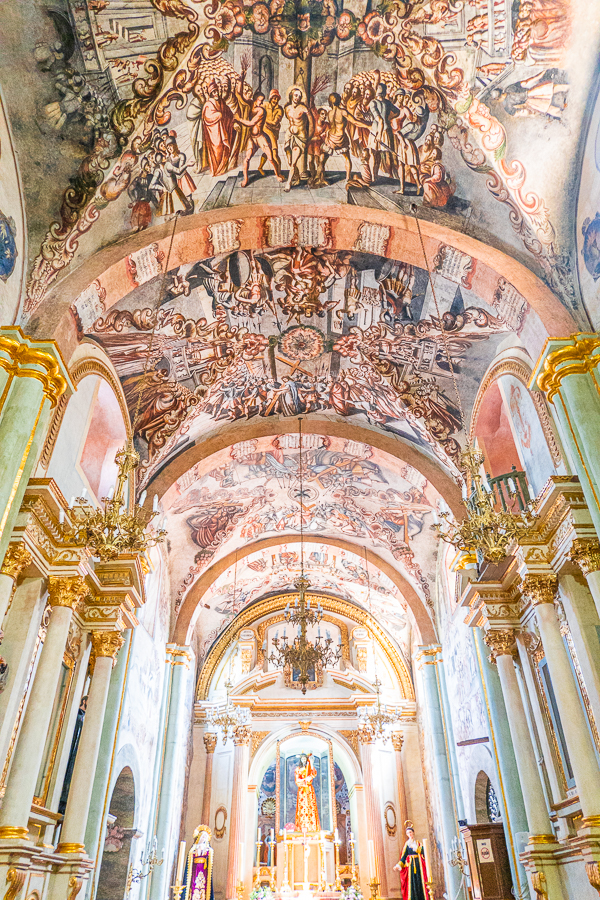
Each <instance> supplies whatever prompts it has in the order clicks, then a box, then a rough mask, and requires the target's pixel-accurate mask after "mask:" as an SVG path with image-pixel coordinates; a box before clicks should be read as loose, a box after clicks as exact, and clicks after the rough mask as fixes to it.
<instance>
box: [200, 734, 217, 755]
mask: <svg viewBox="0 0 600 900" xmlns="http://www.w3.org/2000/svg"><path fill="white" fill-rule="evenodd" d="M202 740H203V741H204V746H205V747H206V752H207V753H214V752H215V748H216V746H217V735H216V734H215V733H214V731H207V732H206V733H205V735H204V737H203V738H202Z"/></svg>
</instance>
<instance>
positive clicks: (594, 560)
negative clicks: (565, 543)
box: [569, 538, 600, 575]
mask: <svg viewBox="0 0 600 900" xmlns="http://www.w3.org/2000/svg"><path fill="white" fill-rule="evenodd" d="M569 559H570V560H571V562H574V563H575V565H576V566H579V568H580V569H581V571H582V572H583V574H584V575H589V574H590V573H591V572H597V571H598V570H599V569H600V541H598V540H596V538H589V539H587V540H584V539H582V538H576V539H575V540H574V541H573V543H572V545H571V550H570V552H569Z"/></svg>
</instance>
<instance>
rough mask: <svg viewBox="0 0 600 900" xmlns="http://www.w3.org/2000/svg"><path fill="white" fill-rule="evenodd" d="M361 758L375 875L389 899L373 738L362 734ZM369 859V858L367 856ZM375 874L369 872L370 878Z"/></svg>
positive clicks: (381, 893)
mask: <svg viewBox="0 0 600 900" xmlns="http://www.w3.org/2000/svg"><path fill="white" fill-rule="evenodd" d="M360 742H361V748H360V756H361V760H362V770H363V784H364V787H365V801H366V803H365V805H366V807H367V833H368V835H369V840H370V841H373V846H374V848H375V866H376V868H377V873H376V875H375V877H376V879H377V881H378V882H379V893H380V895H381V896H382V897H387V895H388V886H387V872H386V869H385V850H384V846H383V826H382V823H381V803H380V800H379V791H378V790H377V785H376V784H375V780H374V778H373V738H371V737H370V735H368V734H364V733H363V734H360ZM361 858H362V859H363V860H364V859H365V853H364V850H363V852H362V857H361ZM367 859H368V856H367ZM372 874H373V873H371V872H369V878H371V876H372Z"/></svg>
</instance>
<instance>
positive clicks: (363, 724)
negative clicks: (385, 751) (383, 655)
mask: <svg viewBox="0 0 600 900" xmlns="http://www.w3.org/2000/svg"><path fill="white" fill-rule="evenodd" d="M373 687H374V688H375V693H376V694H377V702H376V703H375V704H374V705H373V706H369V707H364V706H363V707H361V709H360V710H359V712H358V732H359V734H362V735H368V736H369V737H371V738H373V739H377V738H387V736H388V732H389V728H390V726H391V725H395V724H396V723H397V722H399V721H400V719H401V715H402V713H401V710H400V709H399V707H397V706H390V707H388V705H387V704H386V703H384V704H382V703H381V697H380V694H381V681H380V680H379V678H377V677H375V682H374V684H373Z"/></svg>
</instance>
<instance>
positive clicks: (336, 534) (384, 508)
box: [163, 434, 439, 608]
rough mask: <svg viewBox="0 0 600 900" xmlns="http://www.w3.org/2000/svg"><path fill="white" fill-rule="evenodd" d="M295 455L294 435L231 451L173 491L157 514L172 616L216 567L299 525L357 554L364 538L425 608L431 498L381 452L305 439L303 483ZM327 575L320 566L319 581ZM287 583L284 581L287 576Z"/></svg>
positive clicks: (416, 477)
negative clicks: (163, 516) (162, 515)
mask: <svg viewBox="0 0 600 900" xmlns="http://www.w3.org/2000/svg"><path fill="white" fill-rule="evenodd" d="M299 446H300V445H299V436H298V435H297V434H287V435H279V436H278V437H275V438H271V437H269V438H261V439H255V440H249V441H244V442H242V443H239V444H234V445H233V446H232V447H229V448H226V449H225V450H221V451H219V452H218V453H215V454H213V455H212V456H211V457H209V458H208V459H206V460H203V461H202V462H201V463H198V464H197V465H196V466H194V468H193V469H191V470H190V471H189V472H187V473H186V474H185V475H184V476H182V477H181V478H180V479H178V481H176V482H175V483H174V484H173V485H172V486H171V488H169V490H168V491H167V492H166V494H165V495H164V497H163V505H164V508H165V511H166V513H167V520H168V532H169V543H168V553H169V569H170V572H171V574H172V582H171V583H172V584H173V589H174V592H176V595H177V598H176V601H175V602H176V607H177V608H179V605H180V604H181V602H182V600H183V598H184V596H185V594H186V593H187V592H188V591H189V589H190V588H191V586H192V585H193V584H194V582H195V580H196V579H197V577H198V575H199V574H200V573H202V572H203V571H205V570H206V569H207V567H208V566H210V565H211V564H212V563H214V562H216V561H217V560H219V559H221V558H222V557H224V556H225V555H226V554H227V553H229V552H231V551H232V550H235V548H237V547H241V546H247V545H248V544H249V543H250V542H252V541H257V540H259V539H261V538H270V537H277V536H281V537H282V540H284V539H285V537H287V536H290V535H292V536H293V535H297V534H299V532H300V524H301V519H302V529H303V532H304V534H305V535H308V536H316V537H319V536H323V537H326V536H329V537H332V538H342V539H345V540H349V541H351V542H356V543H357V544H358V545H359V546H360V545H361V544H362V543H363V542H364V541H365V539H368V541H369V546H370V547H372V548H373V549H374V551H375V552H377V553H379V554H381V555H382V556H383V557H385V558H387V559H388V560H389V561H390V562H393V563H394V564H397V565H399V566H400V568H401V569H402V571H403V572H404V573H405V575H406V577H407V578H409V579H410V581H411V583H412V584H413V585H414V587H415V589H416V590H417V591H418V592H419V594H420V595H421V597H423V598H424V599H425V601H426V602H430V599H431V588H430V582H432V579H433V572H434V566H435V555H436V543H437V542H436V541H435V540H434V539H433V538H432V532H431V530H430V528H429V526H430V525H431V524H433V521H434V511H435V510H436V508H437V506H438V504H439V496H438V494H437V492H436V491H435V489H433V488H432V487H431V485H430V484H429V483H428V482H427V481H426V480H425V478H423V476H422V475H420V473H419V472H417V471H415V470H414V469H412V468H411V467H410V466H403V465H402V464H401V463H399V462H398V461H397V460H395V459H394V458H393V457H391V456H390V455H389V454H387V453H384V452H383V451H380V450H377V449H374V448H373V447H370V446H368V445H367V444H363V443H360V442H358V441H353V440H342V439H340V438H330V437H325V436H323V435H311V434H308V435H304V437H303V442H302V446H303V463H302V484H301V480H300V475H301V472H300V454H299ZM272 552H275V551H272ZM313 552H314V553H317V554H318V552H319V551H318V550H317V548H316V547H312V546H311V547H309V545H308V544H307V545H306V555H307V556H309V555H310V554H311V553H313ZM332 552H333V551H332ZM358 552H360V551H358ZM294 553H296V550H294ZM338 556H339V554H338ZM267 557H268V554H267ZM290 564H291V563H290ZM295 565H296V563H294V566H295ZM337 565H339V560H338V563H337ZM292 569H293V570H294V567H292ZM182 572H185V573H186V574H185V576H184V577H183V578H182V579H181V573H182ZM273 574H274V573H273ZM325 574H326V573H325V568H323V567H321V576H320V577H321V578H324V577H325ZM348 574H349V575H350V573H348ZM178 577H179V578H180V581H179V582H178V583H177V584H176V579H177V578H178ZM285 577H286V578H287V579H288V580H289V573H288V575H286V576H285ZM356 577H357V580H359V581H360V578H359V576H358V575H357V576H356ZM321 583H322V586H323V588H324V589H325V588H326V585H325V584H324V583H323V582H321ZM264 584H265V582H264V580H263V585H264ZM250 587H251V586H250V585H249V586H248V590H250ZM363 588H364V585H363ZM257 589H258V588H257ZM238 590H239V588H238ZM264 590H267V587H266V586H265V587H264V588H263V591H264ZM206 602H209V601H206Z"/></svg>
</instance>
